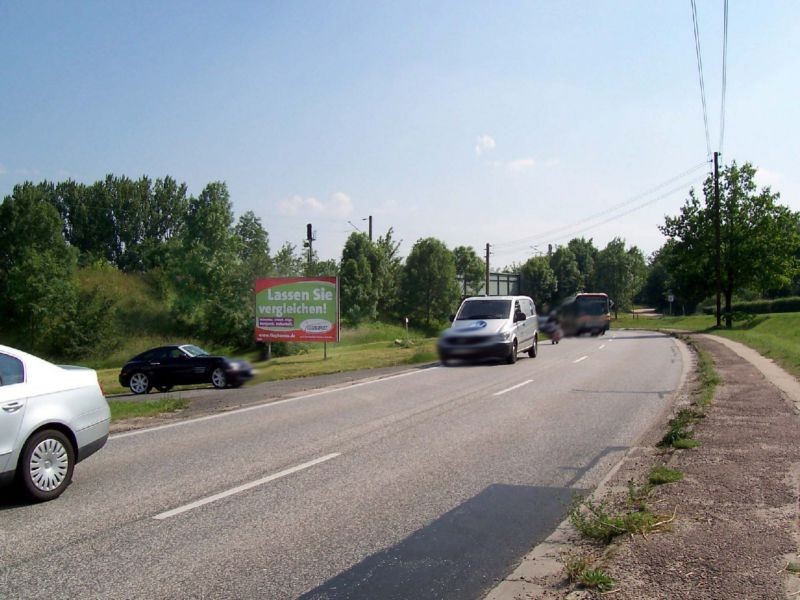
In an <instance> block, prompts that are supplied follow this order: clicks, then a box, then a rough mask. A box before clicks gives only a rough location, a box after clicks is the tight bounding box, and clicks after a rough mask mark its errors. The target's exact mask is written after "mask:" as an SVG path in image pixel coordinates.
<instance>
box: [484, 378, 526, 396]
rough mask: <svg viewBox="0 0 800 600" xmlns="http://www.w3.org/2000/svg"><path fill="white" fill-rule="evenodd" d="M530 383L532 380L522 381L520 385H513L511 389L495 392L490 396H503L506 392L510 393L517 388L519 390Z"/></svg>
mask: <svg viewBox="0 0 800 600" xmlns="http://www.w3.org/2000/svg"><path fill="white" fill-rule="evenodd" d="M532 381H533V379H528V380H527V381H523V382H522V383H518V384H517V385H515V386H513V387H510V388H508V389H507V390H502V391H499V392H495V393H494V394H492V396H502V395H503V394H505V393H507V392H511V391H513V390H516V389H517V388H521V387H522V386H523V385H528V384H529V383H531V382H532Z"/></svg>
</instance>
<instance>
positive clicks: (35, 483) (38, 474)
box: [19, 429, 75, 502]
mask: <svg viewBox="0 0 800 600" xmlns="http://www.w3.org/2000/svg"><path fill="white" fill-rule="evenodd" d="M19 464H20V469H19V477H20V480H21V483H22V490H23V491H24V492H25V494H26V495H27V496H28V497H29V498H31V499H32V500H36V501H38V502H44V501H45V500H53V499H54V498H57V497H58V496H60V495H61V492H63V491H64V490H65V489H67V486H68V485H69V483H70V481H72V470H73V468H75V450H74V449H73V447H72V442H70V441H69V439H67V436H66V435H64V434H63V433H61V432H60V431H57V430H55V429H45V430H43V431H40V432H38V433H36V434H34V435H33V436H32V437H31V438H30V439H29V440H28V441H27V442H25V447H24V448H23V449H22V455H21V457H20V463H19Z"/></svg>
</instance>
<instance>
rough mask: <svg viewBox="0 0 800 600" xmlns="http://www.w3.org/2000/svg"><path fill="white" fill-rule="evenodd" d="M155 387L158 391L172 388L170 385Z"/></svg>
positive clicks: (166, 390)
mask: <svg viewBox="0 0 800 600" xmlns="http://www.w3.org/2000/svg"><path fill="white" fill-rule="evenodd" d="M156 389H157V390H158V391H159V392H168V391H170V390H171V389H172V385H157V386H156Z"/></svg>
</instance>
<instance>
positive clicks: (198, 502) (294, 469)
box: [153, 452, 341, 521]
mask: <svg viewBox="0 0 800 600" xmlns="http://www.w3.org/2000/svg"><path fill="white" fill-rule="evenodd" d="M337 456H341V453H340V452H336V453H334V454H326V455H325V456H321V457H320V458H317V459H314V460H310V461H308V462H304V463H303V464H302V465H297V466H296V467H291V468H289V469H285V470H283V471H281V472H280V473H275V474H273V475H269V476H267V477H264V478H262V479H258V480H256V481H251V482H250V483H245V484H243V485H240V486H238V487H235V488H231V489H229V490H226V491H224V492H220V493H219V494H214V495H213V496H207V497H206V498H201V499H200V500H196V501H195V502H192V503H190V504H185V505H184V506H179V507H178V508H173V509H172V510H168V511H166V512H163V513H160V514H157V515H156V516H154V517H153V518H154V519H157V520H159V521H163V520H164V519H169V518H170V517H174V516H175V515H179V514H181V513H185V512H187V511H190V510H192V509H195V508H198V507H200V506H204V505H206V504H210V503H211V502H216V501H217V500H222V499H223V498H227V497H228V496H233V495H234V494H238V493H239V492H244V491H245V490H249V489H252V488H254V487H257V486H259V485H264V484H265V483H269V482H270V481H275V480H276V479H280V478H281V477H286V476H287V475H291V474H292V473H297V472H298V471H303V470H304V469H308V468H309V467H313V466H314V465H318V464H320V463H324V462H326V461H328V460H331V459H333V458H336V457H337Z"/></svg>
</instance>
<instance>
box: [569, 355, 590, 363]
mask: <svg viewBox="0 0 800 600" xmlns="http://www.w3.org/2000/svg"><path fill="white" fill-rule="evenodd" d="M587 358H589V357H588V356H581V357H580V358H579V359H578V360H573V361H572V362H573V363H579V362H581V361H582V360H586V359H587Z"/></svg>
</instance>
